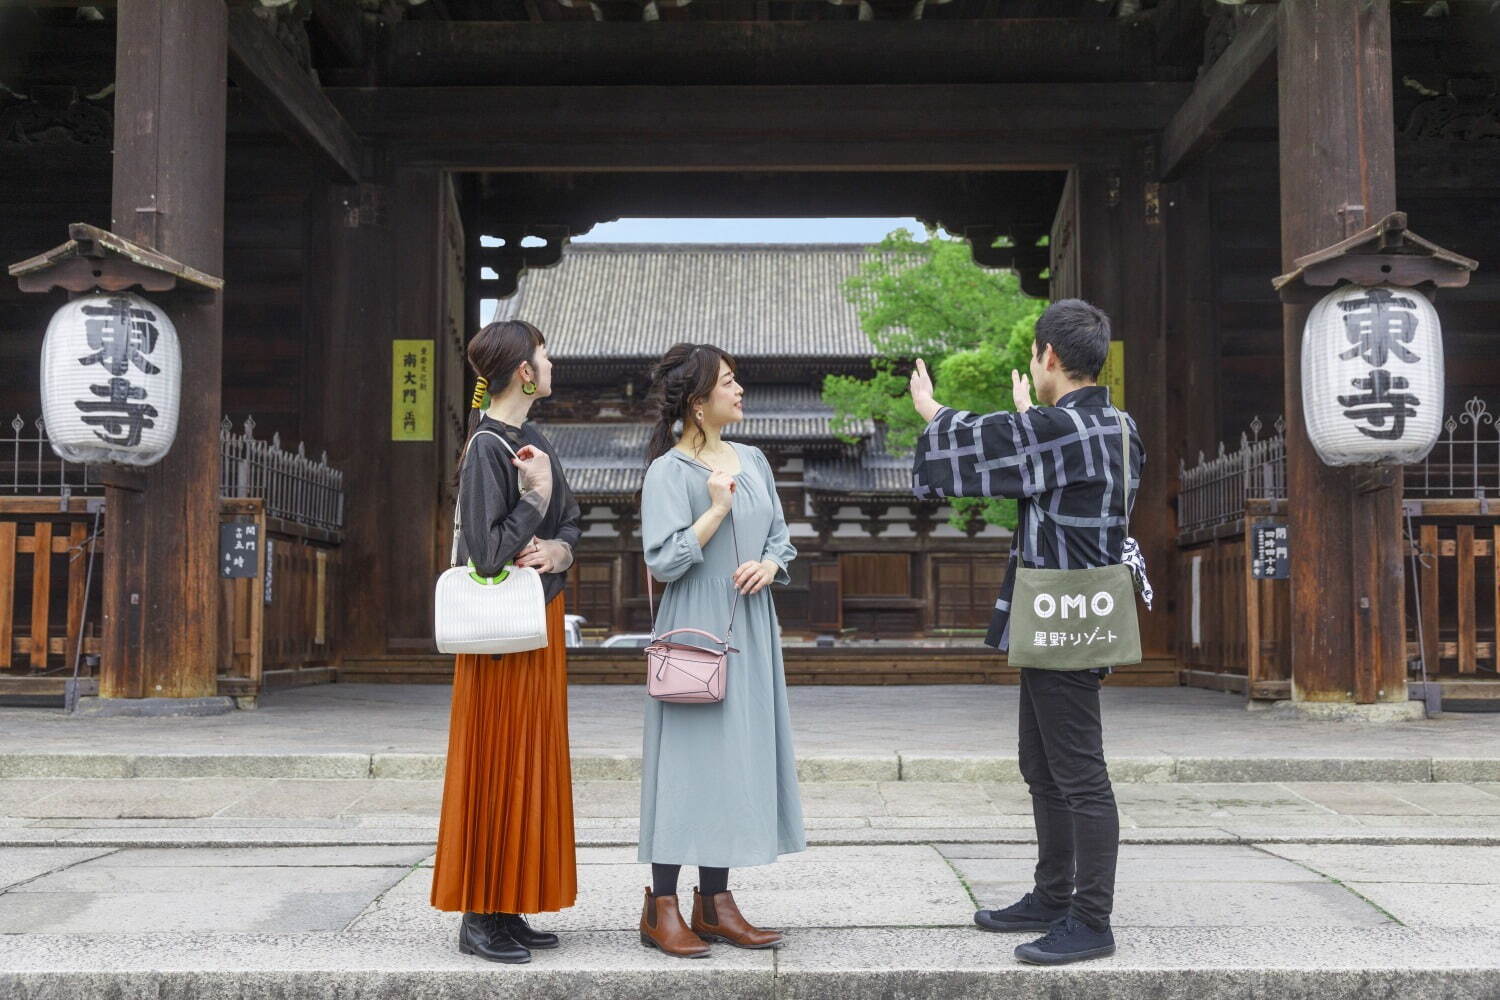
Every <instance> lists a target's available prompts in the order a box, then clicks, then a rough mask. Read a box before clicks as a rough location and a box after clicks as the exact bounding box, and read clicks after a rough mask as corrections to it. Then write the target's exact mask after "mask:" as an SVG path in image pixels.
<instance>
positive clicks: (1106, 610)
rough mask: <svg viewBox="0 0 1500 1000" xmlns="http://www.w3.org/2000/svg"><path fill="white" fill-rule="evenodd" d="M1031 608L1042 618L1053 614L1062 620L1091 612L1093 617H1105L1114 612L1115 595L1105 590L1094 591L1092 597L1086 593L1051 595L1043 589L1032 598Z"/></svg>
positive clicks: (1048, 617)
mask: <svg viewBox="0 0 1500 1000" xmlns="http://www.w3.org/2000/svg"><path fill="white" fill-rule="evenodd" d="M1031 610H1033V611H1035V612H1036V616H1037V617H1038V618H1044V619H1051V618H1052V617H1053V616H1057V617H1058V618H1059V619H1062V620H1066V619H1068V618H1079V619H1082V618H1087V617H1089V615H1090V614H1091V613H1092V615H1093V616H1094V617H1095V618H1107V617H1109V615H1111V614H1113V613H1114V610H1115V596H1114V595H1113V594H1111V593H1110V592H1109V591H1107V590H1100V591H1096V592H1095V593H1094V595H1093V596H1092V597H1090V596H1089V595H1087V594H1062V595H1060V596H1053V595H1052V594H1049V593H1046V592H1045V591H1043V592H1040V593H1038V594H1037V595H1036V597H1035V598H1034V599H1033V600H1032V602H1031Z"/></svg>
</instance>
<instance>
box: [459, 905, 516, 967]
mask: <svg viewBox="0 0 1500 1000" xmlns="http://www.w3.org/2000/svg"><path fill="white" fill-rule="evenodd" d="M458 951H459V954H461V955H478V956H479V957H480V958H482V959H484V960H485V961H487V962H504V963H506V964H507V965H524V964H525V963H527V962H529V961H531V950H530V949H529V948H527V947H526V946H525V945H523V944H521V943H520V942H519V941H517V940H516V939H515V938H513V937H511V936H510V933H509V932H508V931H506V929H505V927H504V926H503V925H502V924H501V922H500V918H499V915H498V914H494V913H465V914H464V919H463V921H462V922H461V923H460V924H459V925H458Z"/></svg>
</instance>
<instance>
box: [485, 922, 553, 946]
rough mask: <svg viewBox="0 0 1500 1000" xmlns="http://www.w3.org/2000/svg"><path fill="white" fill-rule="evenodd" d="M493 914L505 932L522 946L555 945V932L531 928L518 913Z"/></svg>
mask: <svg viewBox="0 0 1500 1000" xmlns="http://www.w3.org/2000/svg"><path fill="white" fill-rule="evenodd" d="M495 916H496V917H498V918H499V923H500V926H501V927H502V928H504V930H505V932H506V933H507V934H509V935H510V936H511V937H512V938H513V939H515V942H516V943H517V944H519V945H521V946H522V947H524V948H532V949H540V948H556V947H557V935H556V934H548V933H547V932H546V931H538V930H533V929H532V927H531V925H530V924H528V923H527V922H526V918H525V917H523V916H521V915H520V914H519V913H497V914H495Z"/></svg>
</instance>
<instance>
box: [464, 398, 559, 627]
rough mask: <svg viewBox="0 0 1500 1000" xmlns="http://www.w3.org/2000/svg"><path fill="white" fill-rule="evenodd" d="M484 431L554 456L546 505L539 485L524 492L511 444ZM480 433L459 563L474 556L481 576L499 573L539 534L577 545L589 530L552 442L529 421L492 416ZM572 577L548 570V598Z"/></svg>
mask: <svg viewBox="0 0 1500 1000" xmlns="http://www.w3.org/2000/svg"><path fill="white" fill-rule="evenodd" d="M480 430H487V431H494V432H495V433H497V434H503V435H504V436H505V440H506V441H508V442H509V443H510V446H511V447H512V448H514V449H515V450H516V451H520V450H521V449H522V448H523V447H525V446H526V445H528V444H529V445H532V446H534V447H535V448H536V449H537V450H538V451H541V452H543V453H544V454H546V455H547V456H548V457H550V458H551V460H552V497H551V499H550V500H549V501H548V502H547V504H546V506H545V509H544V508H543V505H542V496H541V494H540V493H538V492H536V491H535V490H531V491H528V492H526V493H524V494H520V495H518V493H519V483H520V473H521V470H519V469H517V468H516V467H515V466H514V465H512V464H511V453H510V452H508V451H506V450H505V445H503V444H501V443H500V442H499V441H496V440H495V438H494V436H493V435H491V434H481V433H479V431H480ZM474 433H475V437H474V439H473V441H472V443H471V444H470V445H469V451H468V455H467V457H466V458H465V460H464V468H463V473H462V475H461V476H460V477H459V485H458V508H459V513H460V515H461V517H462V520H463V530H462V531H461V532H460V535H461V538H460V540H459V546H458V562H459V565H460V566H462V565H463V564H464V561H465V560H468V559H472V560H474V569H475V570H477V571H478V572H479V574H480V575H481V576H495V575H497V574H498V573H499V572H500V570H501V568H502V567H504V566H505V564H506V563H508V562H510V561H511V560H512V559H514V558H515V557H516V553H518V552H520V551H521V549H522V548H523V547H524V546H525V545H526V544H527V543H528V542H530V541H531V539H532V538H533V537H535V538H544V539H545V538H555V539H557V540H558V541H560V542H563V543H564V544H566V545H567V546H568V548H570V549H571V548H574V547H576V546H577V544H578V536H579V535H581V534H582V533H583V529H582V527H581V526H580V524H579V521H580V520H581V515H580V513H579V510H578V501H577V500H575V499H574V498H573V491H572V490H571V489H569V488H568V481H567V479H566V478H565V477H564V476H563V468H562V463H561V462H560V461H558V458H557V454H556V452H555V451H554V450H553V448H552V443H551V442H550V441H548V440H547V439H546V438H545V437H543V436H542V432H541V431H539V430H537V429H536V426H535V425H534V424H532V423H531V422H529V421H528V422H527V423H525V424H523V425H522V426H520V427H512V426H510V425H509V424H502V423H500V422H499V421H498V420H494V419H491V418H490V417H488V416H486V417H484V418H482V419H481V420H480V421H479V427H478V428H477V429H476V430H475V432H474ZM566 579H567V573H566V572H563V573H543V574H542V584H543V586H544V587H545V588H546V595H547V600H548V601H550V600H552V598H554V597H556V596H557V595H558V594H559V593H561V592H562V589H563V586H564V584H565V582H566Z"/></svg>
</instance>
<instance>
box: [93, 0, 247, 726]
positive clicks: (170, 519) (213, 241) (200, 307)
mask: <svg viewBox="0 0 1500 1000" xmlns="http://www.w3.org/2000/svg"><path fill="white" fill-rule="evenodd" d="M116 11H117V30H118V38H117V42H116V59H115V65H116V71H115V72H116V78H115V134H114V148H115V153H114V194H113V210H112V213H111V214H112V216H113V222H112V223H111V228H112V229H113V230H114V232H116V233H118V234H120V235H121V236H124V237H126V238H127V239H130V240H133V241H135V242H137V243H141V244H144V245H146V246H149V247H153V248H155V249H157V250H160V251H161V252H162V253H164V254H166V255H168V256H170V257H173V258H175V259H177V260H179V261H182V262H183V263H185V264H188V265H190V266H192V267H195V268H198V269H199V270H201V271H206V272H208V273H209V274H222V273H223V262H224V103H225V76H224V72H225V70H224V67H225V7H224V3H223V0H120V3H119V5H118V7H117V8H116ZM171 316H172V321H173V323H174V324H175V325H176V327H177V332H178V335H179V337H180V338H181V342H182V404H181V410H180V416H179V420H178V425H177V439H176V443H175V444H173V446H172V450H171V451H170V452H169V453H168V454H167V456H166V457H165V458H164V459H162V461H161V462H160V463H158V464H156V465H154V466H151V467H150V468H148V469H146V470H145V472H144V475H142V476H140V477H139V478H137V477H133V476H131V477H116V479H115V481H116V482H118V483H122V484H124V485H119V486H111V487H109V488H108V489H107V490H106V493H105V497H106V499H105V503H106V510H107V527H106V538H107V542H106V546H107V547H106V558H105V567H106V568H105V576H104V655H103V657H102V661H101V670H102V673H101V677H100V685H99V688H100V694H101V695H102V696H104V697H107V698H142V697H167V698H188V697H204V696H208V695H213V694H214V693H215V691H216V679H215V664H216V649H217V643H218V631H219V614H218V590H219V577H218V537H219V532H218V523H219V417H220V412H219V410H220V381H221V377H222V376H221V371H220V368H221V366H220V361H221V353H222V340H223V312H222V304H221V302H220V300H219V298H218V296H213V297H211V298H205V299H201V300H189V299H187V298H185V297H174V299H173V300H172V307H171Z"/></svg>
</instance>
